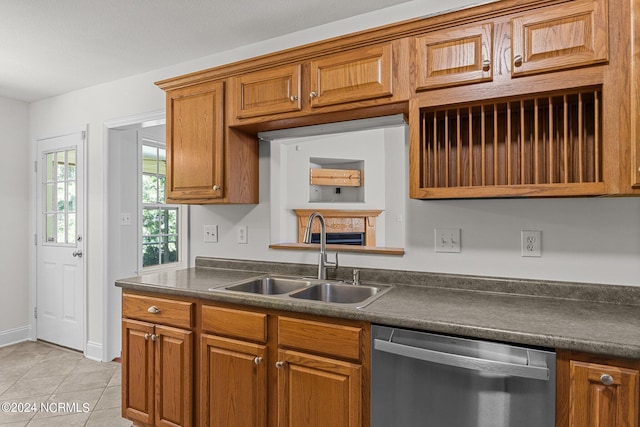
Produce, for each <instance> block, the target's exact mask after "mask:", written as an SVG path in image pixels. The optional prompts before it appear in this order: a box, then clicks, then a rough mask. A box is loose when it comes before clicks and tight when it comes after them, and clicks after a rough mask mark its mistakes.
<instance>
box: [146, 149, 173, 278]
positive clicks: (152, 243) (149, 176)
mask: <svg viewBox="0 0 640 427" xmlns="http://www.w3.org/2000/svg"><path fill="white" fill-rule="evenodd" d="M142 171H143V173H142V203H143V208H142V266H143V267H149V266H154V265H162V264H168V263H172V262H178V219H179V218H178V208H177V207H165V206H163V205H164V203H165V191H164V187H165V174H166V152H165V150H164V149H163V148H159V147H155V146H150V145H143V146H142Z"/></svg>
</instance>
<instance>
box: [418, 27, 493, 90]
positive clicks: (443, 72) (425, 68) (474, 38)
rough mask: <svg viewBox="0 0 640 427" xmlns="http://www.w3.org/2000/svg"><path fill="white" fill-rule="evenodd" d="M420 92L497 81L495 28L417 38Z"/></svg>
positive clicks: (461, 29)
mask: <svg viewBox="0 0 640 427" xmlns="http://www.w3.org/2000/svg"><path fill="white" fill-rule="evenodd" d="M416 51H417V58H416V64H417V72H418V79H417V89H433V88H438V87H446V86H456V85H461V84H468V83H479V82H485V81H491V80H492V79H493V71H492V68H493V67H492V58H493V24H484V25H474V26H472V27H465V28H456V29H450V30H443V31H435V32H433V33H429V34H426V35H424V36H421V37H418V38H416Z"/></svg>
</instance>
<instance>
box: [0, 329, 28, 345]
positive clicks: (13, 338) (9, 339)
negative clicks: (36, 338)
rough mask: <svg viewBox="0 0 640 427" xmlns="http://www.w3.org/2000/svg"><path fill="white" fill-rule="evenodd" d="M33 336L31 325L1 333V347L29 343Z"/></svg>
mask: <svg viewBox="0 0 640 427" xmlns="http://www.w3.org/2000/svg"><path fill="white" fill-rule="evenodd" d="M30 336H31V325H25V326H20V327H19V328H13V329H7V330H6V331H0V347H5V346H7V345H11V344H17V343H19V342H23V341H28V340H29V339H30Z"/></svg>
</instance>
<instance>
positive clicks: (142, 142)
mask: <svg viewBox="0 0 640 427" xmlns="http://www.w3.org/2000/svg"><path fill="white" fill-rule="evenodd" d="M143 146H150V147H154V148H162V149H165V150H166V143H165V142H164V141H162V140H160V139H159V138H157V137H154V136H149V135H144V134H143V133H142V132H140V131H139V132H138V150H137V153H138V161H137V164H138V171H137V172H138V173H137V180H138V197H137V199H138V200H137V205H138V219H139V222H138V224H139V226H138V274H148V273H154V272H160V271H171V270H178V269H182V268H186V267H187V259H188V254H187V250H188V240H187V233H188V230H189V207H188V205H179V204H167V203H143V200H142V197H143V194H142V192H143V184H142V181H143V175H144V169H143V166H142V161H143ZM165 177H166V174H165ZM165 198H166V191H165ZM145 208H152V209H153V208H156V209H158V208H177V213H178V221H177V224H176V227H177V234H178V237H177V239H176V244H177V246H178V261H175V262H170V263H165V264H158V265H151V266H147V267H145V266H143V257H144V237H143V226H144V223H143V221H144V215H143V212H144V209H145Z"/></svg>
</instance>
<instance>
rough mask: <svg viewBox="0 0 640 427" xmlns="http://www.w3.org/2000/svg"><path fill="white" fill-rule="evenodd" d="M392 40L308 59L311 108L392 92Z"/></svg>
mask: <svg viewBox="0 0 640 427" xmlns="http://www.w3.org/2000/svg"><path fill="white" fill-rule="evenodd" d="M392 63H393V57H392V47H391V43H385V44H382V45H377V46H371V47H366V48H361V49H355V50H353V51H348V52H344V53H340V54H336V55H331V56H326V57H322V58H319V59H316V60H313V61H311V77H310V83H311V87H310V92H309V99H310V104H311V107H322V106H326V105H334V104H343V103H346V102H353V101H362V100H366V99H372V98H380V97H384V96H390V95H392V93H393V92H392V82H393V70H392Z"/></svg>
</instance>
